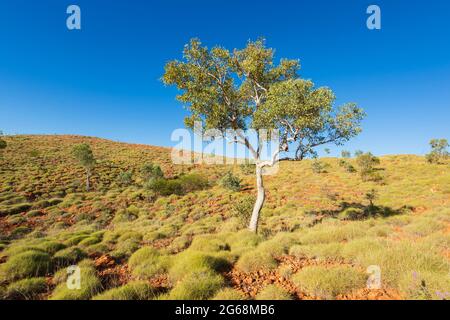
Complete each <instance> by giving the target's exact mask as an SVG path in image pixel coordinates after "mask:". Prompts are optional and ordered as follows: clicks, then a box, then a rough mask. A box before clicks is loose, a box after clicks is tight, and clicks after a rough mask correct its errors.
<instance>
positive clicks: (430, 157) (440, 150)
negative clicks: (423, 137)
mask: <svg viewBox="0 0 450 320" xmlns="http://www.w3.org/2000/svg"><path fill="white" fill-rule="evenodd" d="M430 146H431V152H430V153H429V154H427V155H426V158H427V161H428V162H429V163H439V162H440V161H441V160H444V159H446V158H448V157H449V152H448V151H447V148H448V147H449V146H450V145H449V144H448V141H447V139H432V140H431V141H430Z"/></svg>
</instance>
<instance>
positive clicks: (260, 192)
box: [248, 164, 266, 233]
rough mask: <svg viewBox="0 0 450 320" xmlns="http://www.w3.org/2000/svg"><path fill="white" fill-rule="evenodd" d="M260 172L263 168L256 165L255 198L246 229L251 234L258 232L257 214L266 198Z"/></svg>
mask: <svg viewBox="0 0 450 320" xmlns="http://www.w3.org/2000/svg"><path fill="white" fill-rule="evenodd" d="M262 170H263V168H262V167H261V166H260V165H258V164H257V165H256V190H257V197H256V202H255V205H254V207H253V212H252V217H251V219H250V225H249V226H248V228H249V229H250V231H252V232H255V233H256V232H258V221H259V214H260V212H261V209H262V207H263V205H264V200H265V198H266V194H265V190H264V183H263V177H262Z"/></svg>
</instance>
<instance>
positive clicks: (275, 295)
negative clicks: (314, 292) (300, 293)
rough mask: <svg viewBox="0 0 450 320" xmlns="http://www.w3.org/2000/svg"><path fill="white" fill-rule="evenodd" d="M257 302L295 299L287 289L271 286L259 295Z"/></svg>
mask: <svg viewBox="0 0 450 320" xmlns="http://www.w3.org/2000/svg"><path fill="white" fill-rule="evenodd" d="M256 300H293V298H292V296H291V295H290V294H289V292H287V291H286V290H285V289H283V288H280V287H279V286H277V285H274V284H271V285H268V286H266V287H264V289H262V290H261V291H260V292H259V293H258V295H257V296H256Z"/></svg>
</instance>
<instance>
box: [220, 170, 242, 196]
mask: <svg viewBox="0 0 450 320" xmlns="http://www.w3.org/2000/svg"><path fill="white" fill-rule="evenodd" d="M219 184H220V185H221V186H222V187H224V188H226V189H228V190H231V191H240V190H241V179H239V178H238V177H236V176H235V175H233V173H232V172H231V171H228V172H227V173H226V174H225V175H224V176H223V177H222V178H221V179H220V181H219Z"/></svg>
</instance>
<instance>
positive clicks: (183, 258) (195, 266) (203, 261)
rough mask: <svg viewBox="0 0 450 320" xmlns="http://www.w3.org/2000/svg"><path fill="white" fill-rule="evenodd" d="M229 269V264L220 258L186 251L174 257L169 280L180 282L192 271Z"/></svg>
mask: <svg viewBox="0 0 450 320" xmlns="http://www.w3.org/2000/svg"><path fill="white" fill-rule="evenodd" d="M228 267H229V262H228V261H227V260H226V259H224V258H221V257H215V256H213V255H208V254H206V253H203V252H198V251H193V250H186V251H183V252H182V253H180V254H178V255H176V256H175V257H174V261H173V264H172V267H171V268H170V270H169V275H170V278H171V279H172V280H174V281H178V280H181V279H182V278H183V277H184V276H185V275H186V274H187V273H189V272H191V271H194V270H204V269H208V270H213V271H223V270H225V269H227V268H228Z"/></svg>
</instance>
